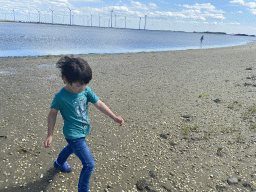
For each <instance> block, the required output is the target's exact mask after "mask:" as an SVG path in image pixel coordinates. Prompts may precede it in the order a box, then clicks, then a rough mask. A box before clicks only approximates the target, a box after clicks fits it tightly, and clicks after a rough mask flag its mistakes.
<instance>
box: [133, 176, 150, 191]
mask: <svg viewBox="0 0 256 192" xmlns="http://www.w3.org/2000/svg"><path fill="white" fill-rule="evenodd" d="M148 184H149V182H148V181H147V180H146V179H145V178H143V179H140V180H139V181H137V184H136V186H137V188H138V190H144V189H145V188H146V186H148Z"/></svg>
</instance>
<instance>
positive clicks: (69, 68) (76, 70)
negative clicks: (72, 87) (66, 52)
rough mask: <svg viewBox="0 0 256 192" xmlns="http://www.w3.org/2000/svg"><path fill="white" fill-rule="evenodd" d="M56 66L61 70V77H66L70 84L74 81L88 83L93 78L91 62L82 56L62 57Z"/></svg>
mask: <svg viewBox="0 0 256 192" xmlns="http://www.w3.org/2000/svg"><path fill="white" fill-rule="evenodd" d="M56 66H57V68H60V70H61V77H62V78H66V79H67V81H68V83H70V84H72V83H74V82H79V83H81V84H88V83H89V82H90V80H91V79H92V70H91V68H90V66H89V64H88V63H87V62H86V61H85V60H84V59H82V58H80V57H77V58H73V57H72V56H71V57H69V56H65V57H62V58H61V59H60V60H59V61H58V62H57V63H56Z"/></svg>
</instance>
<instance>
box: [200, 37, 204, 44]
mask: <svg viewBox="0 0 256 192" xmlns="http://www.w3.org/2000/svg"><path fill="white" fill-rule="evenodd" d="M203 40H204V36H203V35H202V37H201V39H200V41H201V43H202V42H203Z"/></svg>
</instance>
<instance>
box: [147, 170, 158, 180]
mask: <svg viewBox="0 0 256 192" xmlns="http://www.w3.org/2000/svg"><path fill="white" fill-rule="evenodd" d="M149 175H150V177H152V178H156V176H157V173H156V171H153V170H152V171H149Z"/></svg>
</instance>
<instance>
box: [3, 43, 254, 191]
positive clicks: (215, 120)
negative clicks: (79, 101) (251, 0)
mask: <svg viewBox="0 0 256 192" xmlns="http://www.w3.org/2000/svg"><path fill="white" fill-rule="evenodd" d="M255 51H256V45H255V44H249V45H245V46H237V47H230V48H217V49H206V50H186V51H173V52H151V53H137V54H105V55H97V54H89V55H79V56H80V57H82V58H84V59H86V60H87V61H88V62H89V64H90V66H91V68H92V70H93V80H92V81H91V82H90V84H89V86H90V87H91V88H92V90H93V91H94V92H95V93H96V94H97V95H98V97H99V98H100V99H101V100H102V101H103V102H105V103H106V104H107V105H108V106H109V108H110V109H112V110H113V111H114V112H115V113H116V114H117V115H120V116H122V117H123V118H124V120H125V124H124V126H122V127H119V126H118V125H117V124H115V123H114V122H113V121H112V120H111V119H109V118H108V117H106V116H105V115H104V114H101V113H100V112H99V111H98V110H97V109H96V108H95V107H94V106H93V105H90V106H89V117H90V123H91V126H92V130H91V133H90V135H89V136H87V138H86V142H87V144H88V145H89V148H90V149H91V151H92V153H93V156H94V158H95V162H96V168H95V171H94V172H93V174H92V177H91V181H90V190H91V192H96V191H109V192H111V191H112V192H119V191H125V192H126V191H139V189H141V190H144V191H196V190H198V191H239V190H241V191H251V190H254V189H256V179H255V178H256V172H255V168H256V167H255V165H256V164H255V154H256V153H255V152H256V150H255V143H256V137H255V136H256V134H255V130H256V120H255V117H256V108H255V107H256V105H255V92H256V82H255V79H256V72H255V70H256V68H255V61H256V54H255ZM59 58H60V56H48V57H47V56H45V57H17V58H15V57H14V58H0V98H1V100H0V101H1V102H0V104H1V109H0V113H1V114H0V143H1V149H0V150H1V153H0V162H1V166H0V192H5V191H6V192H7V191H8V192H14V191H15V192H17V191H33V192H34V191H35V192H38V191H49V192H51V191H53V192H55V191H68V192H72V191H74V192H75V191H77V183H78V179H79V175H80V171H81V167H82V165H81V163H80V162H79V159H78V158H77V157H76V156H75V155H72V156H71V157H70V158H69V159H68V163H70V164H72V166H73V171H72V172H71V173H61V172H59V171H57V170H55V169H54V168H53V161H54V160H55V159H56V157H57V155H58V153H59V152H60V150H61V149H62V148H63V147H64V146H65V145H66V141H65V139H64V136H63V134H62V126H63V121H62V118H61V116H60V115H58V119H57V123H56V127H55V132H54V140H53V147H52V148H50V149H46V148H44V146H43V141H44V139H45V137H46V134H47V121H46V118H47V115H48V112H49V107H50V104H51V101H52V98H53V96H54V95H55V94H56V93H57V92H58V91H59V90H60V89H61V88H62V87H63V86H64V84H63V82H62V80H61V78H60V73H59V71H58V69H56V68H55V66H54V64H55V63H56V62H57V61H58V60H59ZM230 179H233V180H230ZM232 182H233V184H232Z"/></svg>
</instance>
